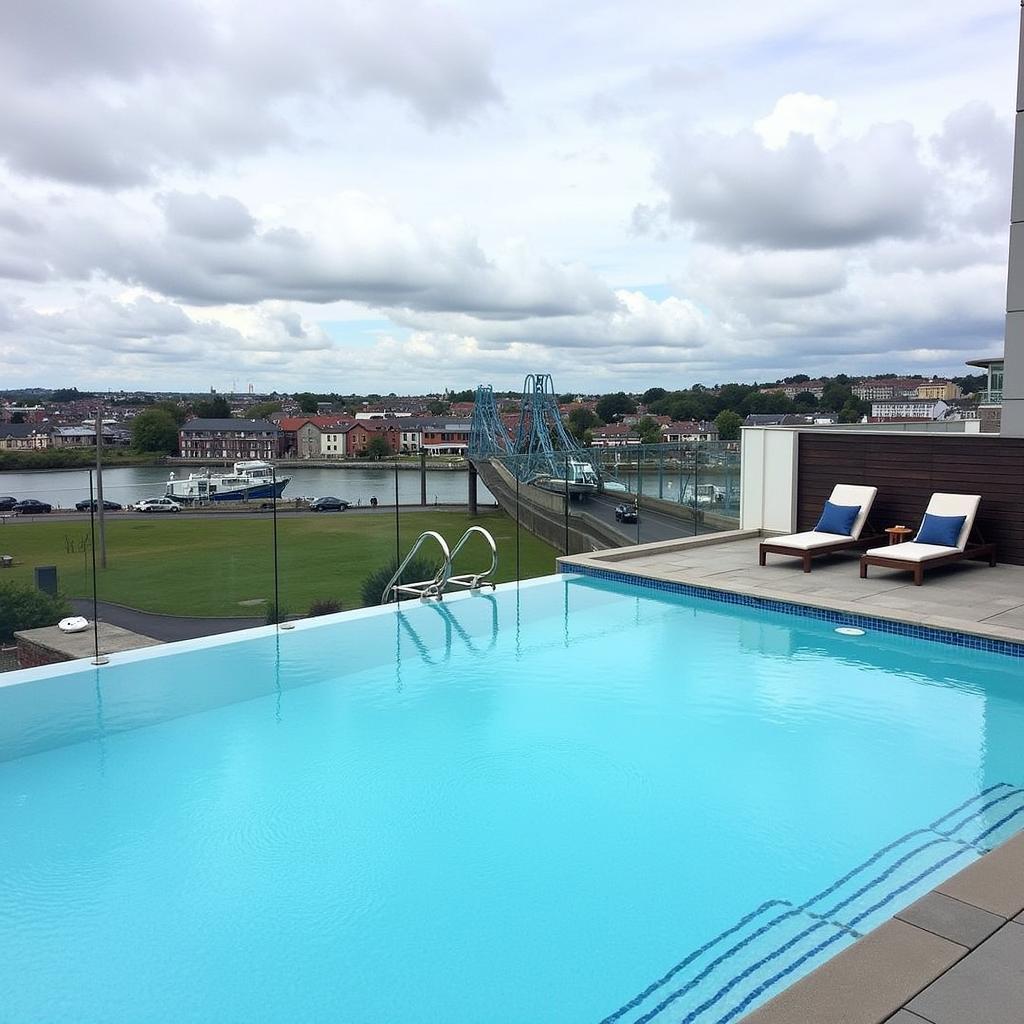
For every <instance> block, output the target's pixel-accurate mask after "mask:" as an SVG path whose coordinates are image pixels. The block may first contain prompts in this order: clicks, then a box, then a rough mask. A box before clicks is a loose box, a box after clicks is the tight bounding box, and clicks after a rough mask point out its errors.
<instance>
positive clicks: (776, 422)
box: [743, 412, 815, 427]
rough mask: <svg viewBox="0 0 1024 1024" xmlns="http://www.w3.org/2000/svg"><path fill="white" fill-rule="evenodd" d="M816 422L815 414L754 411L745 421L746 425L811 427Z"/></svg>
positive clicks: (744, 424)
mask: <svg viewBox="0 0 1024 1024" xmlns="http://www.w3.org/2000/svg"><path fill="white" fill-rule="evenodd" d="M814 422H815V417H814V416H801V415H800V414H798V413H781V412H752V413H750V415H749V416H747V418H746V419H745V420H744V421H743V426H745V427H809V426H810V425H811V424H812V423H814Z"/></svg>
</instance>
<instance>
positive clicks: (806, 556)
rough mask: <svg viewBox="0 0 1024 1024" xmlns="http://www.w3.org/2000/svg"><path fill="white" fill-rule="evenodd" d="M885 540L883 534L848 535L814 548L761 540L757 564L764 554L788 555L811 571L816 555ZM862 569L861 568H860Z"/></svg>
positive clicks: (866, 528)
mask: <svg viewBox="0 0 1024 1024" xmlns="http://www.w3.org/2000/svg"><path fill="white" fill-rule="evenodd" d="M864 529H865V530H869V531H870V529H871V525H870V523H865V524H864ZM885 541H886V537H885V534H882V535H881V536H878V537H864V536H860V537H856V538H854V537H850V538H848V539H847V540H837V541H835V542H834V543H832V544H819V545H818V546H817V547H814V548H794V547H790V546H789V545H788V544H779V543H777V542H774V543H773V542H772V541H770V540H766V541H762V543H761V544H759V545H758V548H757V558H758V564H759V565H764V564H765V556H766V555H790V556H791V557H793V558H799V559H800V560H801V561H802V562H803V567H804V572H810V571H811V562H812V561H813V560H814V559H815V558H817V557H818V555H831V554H834V553H835V552H837V551H849V550H850V549H852V548H865V547H868V546H869V545H871V544H884V543H885ZM862 571H863V570H862Z"/></svg>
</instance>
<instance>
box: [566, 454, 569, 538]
mask: <svg viewBox="0 0 1024 1024" xmlns="http://www.w3.org/2000/svg"><path fill="white" fill-rule="evenodd" d="M565 553H566V554H567V555H568V554H569V456H568V455H567V456H566V457H565Z"/></svg>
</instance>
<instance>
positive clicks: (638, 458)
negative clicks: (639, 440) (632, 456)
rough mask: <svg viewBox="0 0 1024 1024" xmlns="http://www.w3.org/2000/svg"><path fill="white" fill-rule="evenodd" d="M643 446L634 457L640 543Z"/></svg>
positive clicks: (638, 447) (637, 530) (638, 541)
mask: <svg viewBox="0 0 1024 1024" xmlns="http://www.w3.org/2000/svg"><path fill="white" fill-rule="evenodd" d="M644 447H645V446H644V445H642V444H641V445H638V446H637V450H636V451H637V455H636V542H637V544H639V543H640V495H641V493H642V492H643V489H644V461H643V460H644Z"/></svg>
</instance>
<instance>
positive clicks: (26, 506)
mask: <svg viewBox="0 0 1024 1024" xmlns="http://www.w3.org/2000/svg"><path fill="white" fill-rule="evenodd" d="M11 511H12V512H17V513H18V515H20V516H31V515H41V514H42V513H44V512H52V511H53V506H52V505H48V504H47V503H46V502H45V501H37V500H36V499H35V498H25V500H24V501H19V502H17V503H16V504H15V505H14V507H13V508H12V509H11Z"/></svg>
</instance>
